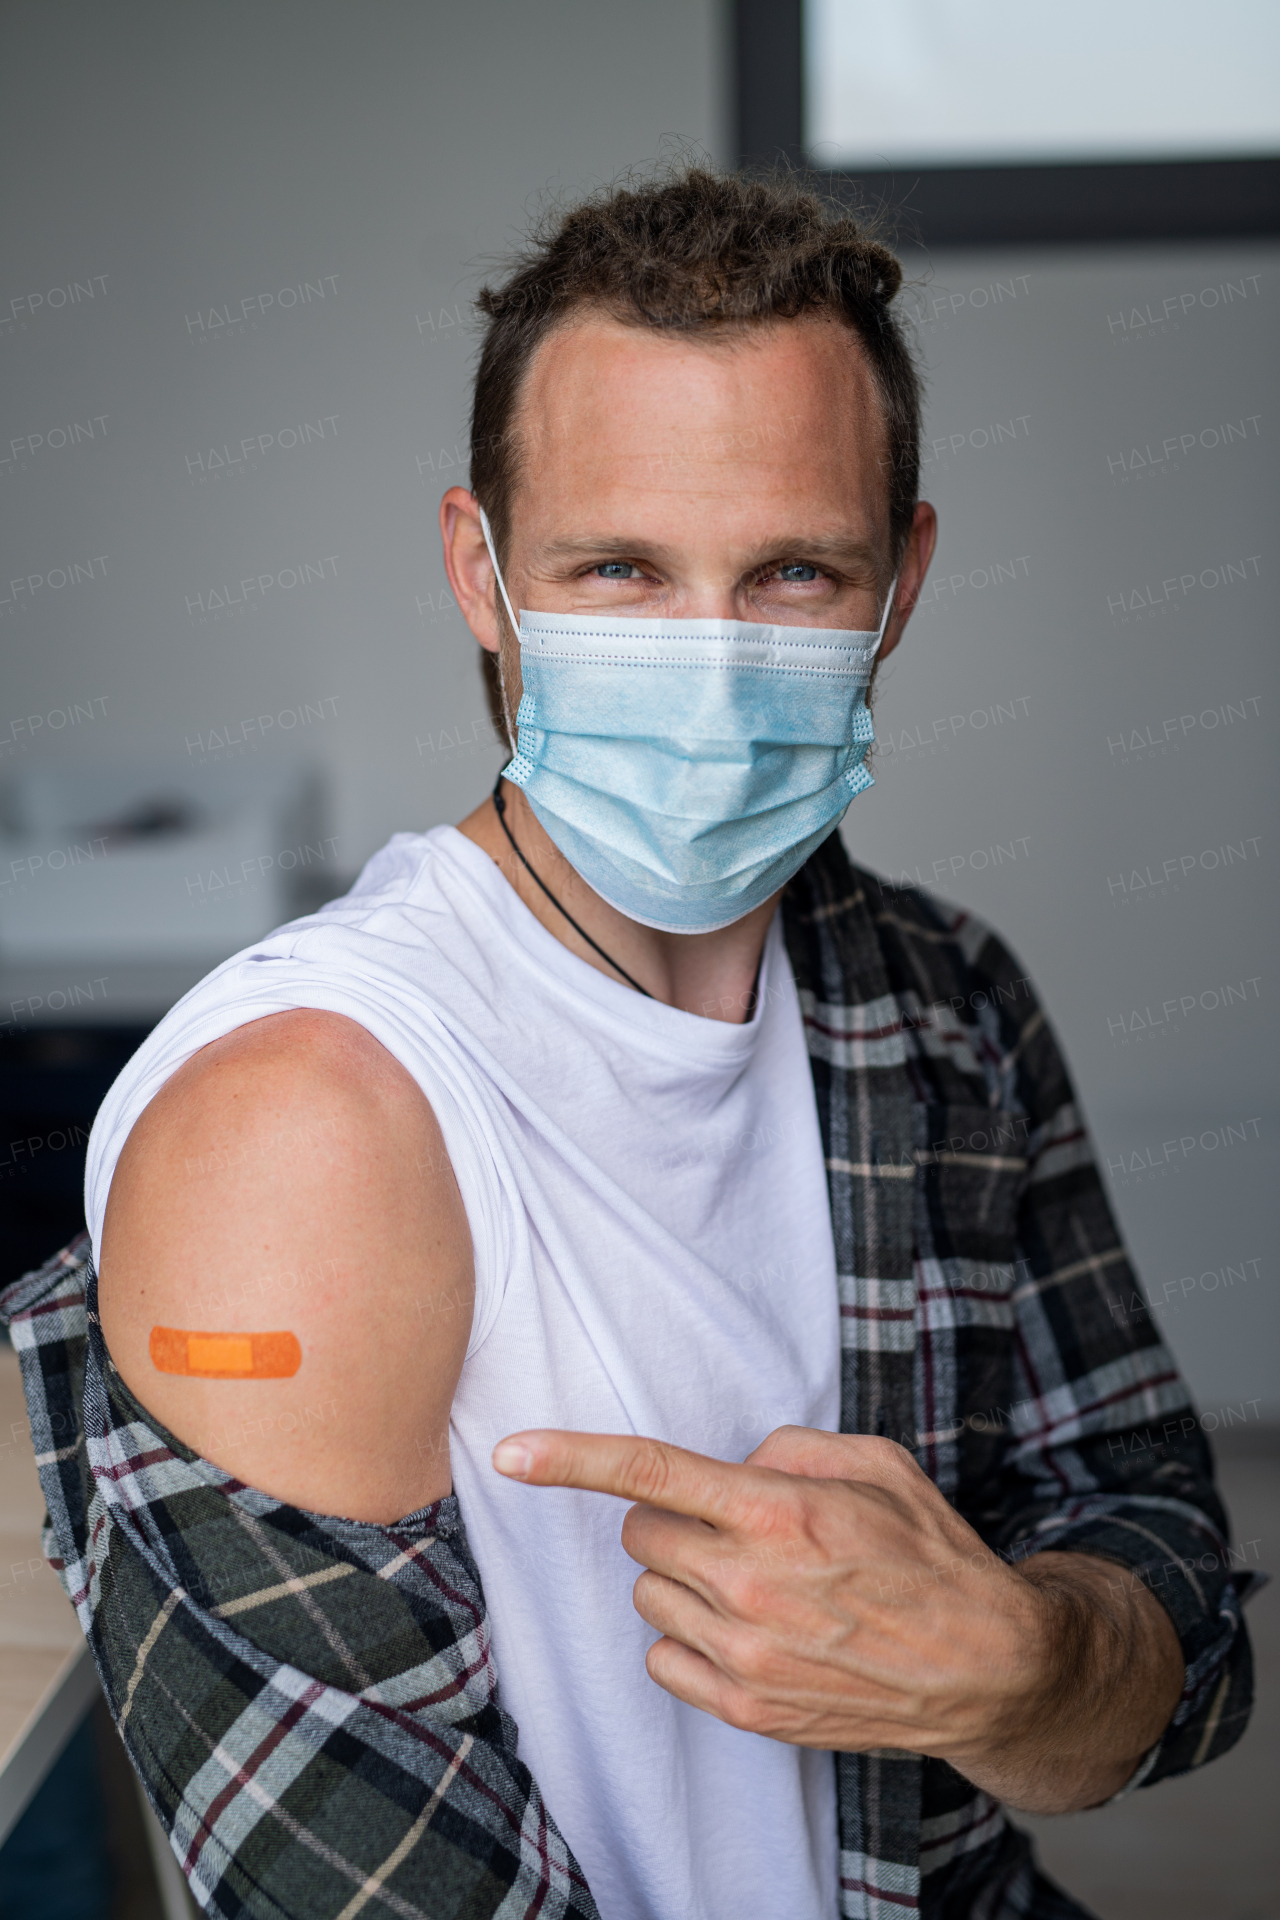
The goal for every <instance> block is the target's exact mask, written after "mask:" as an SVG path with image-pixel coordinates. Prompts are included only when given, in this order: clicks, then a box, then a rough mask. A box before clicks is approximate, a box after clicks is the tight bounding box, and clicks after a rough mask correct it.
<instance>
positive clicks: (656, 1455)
mask: <svg viewBox="0 0 1280 1920" xmlns="http://www.w3.org/2000/svg"><path fill="white" fill-rule="evenodd" d="M627 1478H628V1480H629V1482H630V1484H631V1485H632V1486H633V1487H634V1489H635V1492H636V1497H637V1498H638V1499H639V1500H640V1502H641V1503H642V1504H643V1505H644V1506H647V1507H660V1506H661V1505H662V1499H663V1495H664V1494H665V1493H666V1491H667V1488H668V1487H669V1486H670V1484H671V1463H670V1461H669V1459H668V1457H667V1451H666V1448H665V1447H663V1446H662V1445H661V1443H660V1442H659V1441H657V1440H641V1441H639V1442H638V1443H637V1445H636V1446H635V1448H634V1449H633V1451H632V1453H631V1456H630V1458H629V1459H628V1462H627Z"/></svg>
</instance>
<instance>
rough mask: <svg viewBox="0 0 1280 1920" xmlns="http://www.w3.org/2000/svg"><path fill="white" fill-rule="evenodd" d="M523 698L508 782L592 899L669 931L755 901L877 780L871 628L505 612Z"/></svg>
mask: <svg viewBox="0 0 1280 1920" xmlns="http://www.w3.org/2000/svg"><path fill="white" fill-rule="evenodd" d="M480 521H481V525H482V526H483V528H484V537H485V540H486V542H487V543H488V547H489V557H490V559H491V560H492V561H493V568H494V572H495V574H496V575H497V579H498V585H499V587H500V588H501V590H502V598H503V602H504V604H505V606H506V609H507V613H508V615H509V616H510V619H511V624H512V626H513V628H514V629H515V631H516V632H517V634H518V635H519V638H520V675H521V680H522V682H523V687H524V692H523V698H522V699H521V701H520V709H519V712H518V713H517V715H516V726H517V741H516V752H515V757H514V759H513V760H512V761H511V764H510V766H508V767H507V768H506V769H505V777H506V778H507V779H508V780H510V781H511V782H512V784H513V785H514V786H517V787H522V788H523V789H524V794H525V798H526V799H527V800H528V802H529V805H530V806H531V807H532V808H533V811H534V813H535V814H536V815H537V818H538V820H539V822H540V823H541V824H542V826H543V827H545V829H546V831H547V832H548V833H549V834H550V836H551V838H552V840H554V842H555V844H556V846H557V847H558V848H559V849H560V852H561V853H562V854H563V855H564V857H565V859H566V860H568V862H569V864H570V865H571V866H572V867H573V868H574V869H575V870H576V871H577V872H578V873H580V874H581V875H582V878H583V879H584V880H585V881H586V882H587V884H588V886H590V887H593V888H594V889H595V891H596V892H597V893H598V894H599V895H600V896H601V898H602V899H604V900H607V901H608V902H609V904H610V906H612V907H616V908H617V909H618V911H619V912H620V913H625V914H626V915H627V916H628V918H629V919H632V920H638V921H639V922H640V923H641V925H642V926H646V927H657V928H659V929H660V930H661V931H662V932H664V933H711V932H714V931H715V929H717V928H718V927H727V926H730V925H731V924H732V923H733V921H735V920H740V919H741V918H742V916H743V915H744V914H746V913H750V912H751V910H752V908H753V907H758V906H759V905H760V904H761V902H762V901H764V900H767V899H768V898H769V896H770V894H773V893H776V892H777V891H778V889H779V887H782V886H785V885H786V883H787V881H788V880H789V879H790V878H791V876H792V874H793V873H795V872H797V870H798V869H799V868H800V867H801V866H802V865H803V864H804V862H805V861H806V860H807V859H808V857H809V855H810V854H811V853H812V852H813V850H814V848H815V847H818V846H820V845H821V843H822V842H823V841H824V840H825V839H826V837H827V835H828V834H829V833H830V832H831V831H832V829H833V828H834V827H835V826H837V825H838V824H839V821H840V820H841V818H842V817H843V814H844V811H845V808H846V807H847V806H848V805H849V802H850V801H851V800H852V799H853V797H854V795H855V794H858V793H861V792H862V790H863V788H864V787H869V786H870V785H871V775H870V774H869V773H868V772H867V770H866V767H865V766H864V765H863V760H864V758H865V756H866V751H867V748H868V747H869V746H870V744H871V742H872V740H873V739H874V738H875V733H874V729H873V728H872V725H871V715H870V713H869V712H868V711H867V705H866V689H867V684H868V682H869V681H870V678H871V669H872V664H873V662H874V660H875V656H876V651H877V649H878V648H879V645H880V642H881V640H882V639H883V638H884V630H885V626H886V623H887V622H888V618H889V609H890V608H891V607H892V605H893V595H894V588H896V586H897V580H896V578H895V580H894V583H893V586H892V587H890V589H889V597H888V600H887V601H886V604H885V609H884V613H883V614H882V616H881V619H880V626H879V629H878V631H876V632H874V633H872V632H865V633H863V632H858V633H851V632H848V631H846V630H845V629H844V628H829V627H776V626H769V625H765V624H763V623H757V622H754V621H747V620H626V619H606V618H603V617H601V616H598V615H596V614H566V613H528V612H524V611H522V612H521V615H520V618H519V620H517V619H516V616H515V613H514V611H513V609H512V606H511V601H510V599H509V598H508V595H507V589H506V586H505V584H504V582H503V578H502V572H501V569H500V568H499V566H498V557H497V554H496V553H495V551H494V546H493V539H492V536H491V534H490V530H489V522H488V518H487V516H486V515H485V514H484V512H483V511H482V512H481V515H480Z"/></svg>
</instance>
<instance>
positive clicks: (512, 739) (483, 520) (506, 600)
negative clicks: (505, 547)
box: [476, 501, 520, 753]
mask: <svg viewBox="0 0 1280 1920" xmlns="http://www.w3.org/2000/svg"><path fill="white" fill-rule="evenodd" d="M476 505H477V506H479V505H480V503H479V501H477V502H476ZM480 531H481V532H482V533H483V535H484V543H485V546H486V547H487V548H488V549H489V558H490V560H491V561H492V562H493V575H494V578H495V580H496V581H497V583H498V591H499V593H501V595H502V604H503V606H504V607H505V608H506V610H507V618H508V620H509V621H510V622H511V631H512V632H513V633H514V634H515V636H516V639H517V640H519V638H520V622H519V621H518V620H517V619H516V614H515V608H514V607H513V606H512V604H511V596H510V594H509V593H508V592H507V583H506V581H505V580H504V579H503V577H502V568H501V567H500V566H499V565H498V554H497V550H496V548H495V547H494V544H493V529H492V527H491V526H490V525H489V516H488V514H487V513H486V512H485V510H484V508H483V507H480ZM498 692H499V693H500V694H501V696H502V718H503V722H504V724H505V725H506V729H507V742H508V744H509V746H510V748H511V751H512V753H515V751H516V727H515V722H514V721H513V719H512V716H511V702H510V700H508V698H507V683H506V681H505V680H504V679H503V677H502V643H501V640H499V643H498Z"/></svg>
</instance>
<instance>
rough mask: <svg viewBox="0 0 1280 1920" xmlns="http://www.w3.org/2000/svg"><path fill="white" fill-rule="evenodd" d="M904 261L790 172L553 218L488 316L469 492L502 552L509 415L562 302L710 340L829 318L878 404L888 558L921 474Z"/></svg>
mask: <svg viewBox="0 0 1280 1920" xmlns="http://www.w3.org/2000/svg"><path fill="white" fill-rule="evenodd" d="M901 283H902V268H901V267H900V266H899V264H898V262H897V260H896V259H895V258H894V256H893V254H891V253H890V252H889V251H888V249H887V248H885V247H883V246H881V245H880V244H879V242H878V241H877V240H876V239H875V238H874V237H873V236H872V234H871V232H870V230H869V229H868V228H867V227H866V226H865V225H862V226H860V225H859V224H858V222H857V221H856V220H854V219H853V218H852V217H851V216H850V215H849V214H848V212H846V211H842V210H841V209H840V208H838V207H828V206H826V205H824V203H823V201H822V200H821V199H820V198H819V197H818V195H817V194H816V193H813V192H811V191H809V190H808V189H807V188H805V187H804V186H803V185H802V184H801V182H799V181H798V180H796V179H795V178H793V177H791V176H788V175H784V174H779V175H772V176H767V177H746V176H744V175H741V174H732V173H717V172H714V171H713V170H712V169H711V168H709V167H706V166H701V165H699V166H689V167H682V168H680V169H679V170H678V171H677V172H674V173H668V174H666V175H663V176H659V177H657V178H654V179H650V180H645V181H641V182H640V183H639V184H628V185H626V186H624V187H620V188H614V189H612V190H610V191H609V192H607V193H603V194H600V195H599V196H597V197H596V198H594V199H591V200H586V201H583V202H582V203H581V204H579V205H578V206H575V207H573V208H572V209H571V211H569V212H568V213H564V214H559V215H552V216H550V217H549V218H548V219H546V220H545V221H544V222H543V223H542V224H541V226H540V228H538V229H537V230H535V232H534V234H533V235H532V238H531V240H530V243H529V245H528V247H527V248H526V250H525V251H524V252H523V253H522V254H521V255H519V256H518V257H517V259H516V260H515V261H514V262H513V263H512V265H511V269H510V271H509V274H508V277H507V278H506V279H505V280H504V281H503V282H502V284H501V285H500V286H486V287H483V288H482V289H481V291H480V293H479V295H478V297H477V300H476V305H477V307H478V308H479V309H480V311H481V312H482V313H483V314H485V315H486V316H487V317H488V325H487V327H486V328H485V332H484V337H483V342H482V346H481V351H480V361H479V365H478V367H477V369H476V381H475V398H474V403H473V406H472V412H471V484H472V487H473V489H474V491H475V493H476V495H477V497H478V498H479V499H480V501H481V502H482V503H483V505H484V507H485V510H486V512H487V513H488V515H489V519H490V521H491V522H492V525H493V530H494V536H495V539H496V540H497V542H498V546H499V550H500V551H502V550H504V549H505V546H506V541H507V536H508V533H509V521H510V505H511V496H512V492H513V489H514V484H515V479H516V475H517V471H518V463H519V438H518V435H517V434H515V433H513V431H512V422H513V420H514V417H515V414H516V410H517V407H518V404H519V399H520V390H521V386H522V384H523V381H524V377H525V374H526V373H527V371H528V368H529V364H530V362H531V360H532V358H533V355H534V353H535V352H536V350H537V348H538V347H539V345H540V344H541V342H542V341H543V340H544V339H545V338H546V336H547V334H548V333H549V332H550V331H551V329H552V328H553V327H554V326H555V325H556V324H557V323H558V322H559V321H561V320H562V319H564V317H565V316H566V315H567V314H568V313H570V312H572V311H573V309H575V308H578V307H583V306H598V307H601V308H603V309H604V310H605V311H606V312H607V313H609V314H610V315H611V316H613V317H614V318H615V319H618V320H621V321H623V322H624V323H626V324H628V325H634V326H648V327H662V328H669V329H670V330H671V331H672V332H676V333H692V334H698V333H702V334H707V333H710V332H712V331H714V330H715V329H718V328H723V327H729V326H735V325H737V326H741V325H744V324H749V323H750V322H752V321H764V320H778V319H786V320H790V319H795V318H796V317H797V316H798V315H800V314H802V313H806V312H808V311H810V310H815V311H826V312H829V313H832V314H835V315H837V316H838V317H839V318H840V319H841V320H842V321H844V323H845V324H846V325H847V326H848V327H849V328H850V329H851V331H852V332H853V333H854V334H855V335H856V337H857V339H858V341H859V342H860V344H861V346H862V349H863V352H864V353H865V355H866V358H867V362H868V365H869V367H870V370H871V374H872V377H873V379H874V381H875V384H876V388H877V391H878V392H879V395H880V398H881V401H882V403H883V406H884V411H885V421H886V427H887V432H888V451H887V457H886V460H885V466H886V469H887V478H888V488H889V527H890V538H891V543H892V546H893V552H894V557H895V559H900V558H901V554H902V550H903V548H904V546H905V544H906V540H907V536H908V534H909V532H910V529H911V521H912V515H913V513H914V510H915V504H916V494H917V488H918V484H919V471H920V452H919V443H920V377H919V374H918V372H917V370H916V367H915V364H914V362H913V360H912V356H911V352H910V349H909V347H908V345H907V340H906V336H905V334H904V332H903V329H902V326H901V324H900V322H899V321H898V319H897V318H896V317H895V315H894V314H893V312H892V311H891V302H892V300H893V297H894V295H895V294H896V293H897V291H898V288H899V286H900V285H901Z"/></svg>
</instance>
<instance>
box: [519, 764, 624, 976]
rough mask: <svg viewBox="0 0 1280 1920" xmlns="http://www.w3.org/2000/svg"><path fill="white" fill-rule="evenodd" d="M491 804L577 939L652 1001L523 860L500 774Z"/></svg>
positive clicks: (530, 871)
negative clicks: (582, 941)
mask: <svg viewBox="0 0 1280 1920" xmlns="http://www.w3.org/2000/svg"><path fill="white" fill-rule="evenodd" d="M493 804H494V809H495V811H496V813H497V815H498V819H499V822H500V823H501V826H502V831H503V832H504V833H505V834H506V836H507V838H508V840H509V841H510V842H511V850H512V852H513V853H514V854H515V856H516V858H517V859H518V860H519V861H520V862H521V863H522V865H523V866H524V867H525V869H526V870H527V872H528V873H529V874H530V876H531V877H532V878H533V879H534V880H536V881H537V883H538V885H539V886H540V887H541V888H542V891H543V892H544V893H545V894H546V896H547V898H548V900H549V901H550V902H551V904H552V906H553V907H554V908H555V910H556V912H557V913H562V914H563V915H564V917H565V919H566V920H567V921H568V922H569V925H570V926H571V927H572V928H573V930H574V932H575V933H576V934H577V936H578V938H579V939H580V940H585V941H586V943H587V945H588V946H589V947H590V948H591V950H592V952H593V953H598V954H599V955H600V958H601V959H602V960H603V961H604V963H605V965H606V966H607V967H612V968H613V970H614V972H615V973H620V974H621V975H622V977H623V979H624V980H625V981H626V983H627V985H628V986H629V987H634V988H635V990H636V992H637V993H642V994H643V995H644V997H645V999H646V1000H652V999H653V995H652V994H651V993H650V992H649V989H648V988H647V987H642V986H641V985H640V982H639V981H638V980H633V979H632V978H631V975H630V974H629V973H628V972H627V970H626V968H625V967H620V966H619V965H618V963H617V961H616V960H613V959H611V958H610V956H609V955H608V954H607V953H606V952H605V950H604V948H603V947H602V946H601V945H600V944H599V942H598V941H595V940H593V939H592V938H591V935H590V934H589V933H588V932H587V931H586V929H585V928H584V927H580V926H579V925H578V923H577V921H576V920H575V919H574V917H573V915H572V914H571V913H570V911H569V909H568V907H562V906H561V905H560V902H559V901H558V900H557V899H556V897H555V895H554V893H552V891H551V889H550V887H549V886H548V885H547V883H546V881H545V880H544V879H543V878H542V876H541V874H539V873H536V872H535V871H534V869H533V868H532V867H531V866H530V865H529V862H528V861H527V860H526V859H525V856H524V854H523V853H521V851H520V849H519V847H518V846H517V845H516V837H515V835H514V833H512V831H511V829H510V827H509V826H508V825H507V803H506V801H505V800H504V799H503V797H502V775H501V774H499V775H498V777H497V779H496V780H495V781H494V783H493Z"/></svg>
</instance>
